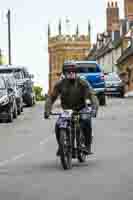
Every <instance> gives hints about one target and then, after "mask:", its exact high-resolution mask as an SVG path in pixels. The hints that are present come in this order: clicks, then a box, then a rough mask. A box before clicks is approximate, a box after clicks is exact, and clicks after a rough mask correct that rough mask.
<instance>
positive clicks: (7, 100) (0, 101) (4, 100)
mask: <svg viewBox="0 0 133 200" xmlns="http://www.w3.org/2000/svg"><path fill="white" fill-rule="evenodd" d="M8 103H9V98H8V96H7V95H5V96H3V97H1V99H0V104H1V105H2V106H4V105H6V104H8Z"/></svg>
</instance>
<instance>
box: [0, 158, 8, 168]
mask: <svg viewBox="0 0 133 200" xmlns="http://www.w3.org/2000/svg"><path fill="white" fill-rule="evenodd" d="M9 161H10V160H3V161H1V162H0V167H2V166H5V165H6V164H8V163H9Z"/></svg>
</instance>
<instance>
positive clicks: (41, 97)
mask: <svg viewBox="0 0 133 200" xmlns="http://www.w3.org/2000/svg"><path fill="white" fill-rule="evenodd" d="M33 90H34V92H35V97H36V101H44V99H45V98H44V95H42V90H43V88H41V87H40V86H34V87H33Z"/></svg>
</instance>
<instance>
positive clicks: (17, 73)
mask: <svg viewBox="0 0 133 200" xmlns="http://www.w3.org/2000/svg"><path fill="white" fill-rule="evenodd" d="M3 73H4V74H13V76H14V77H15V79H16V81H17V85H18V87H20V88H22V91H23V94H22V95H23V102H24V103H25V104H26V105H28V106H33V105H34V104H35V93H34V91H33V81H32V75H31V74H30V73H29V72H28V70H27V68H26V67H23V66H15V65H2V66H1V67H0V74H3Z"/></svg>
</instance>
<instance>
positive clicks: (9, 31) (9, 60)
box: [7, 9, 11, 65]
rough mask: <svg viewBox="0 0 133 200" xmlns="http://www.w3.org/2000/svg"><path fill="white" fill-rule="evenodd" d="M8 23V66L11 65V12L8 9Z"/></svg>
mask: <svg viewBox="0 0 133 200" xmlns="http://www.w3.org/2000/svg"><path fill="white" fill-rule="evenodd" d="M7 21H8V64H9V65H11V11H10V9H8V12H7Z"/></svg>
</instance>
